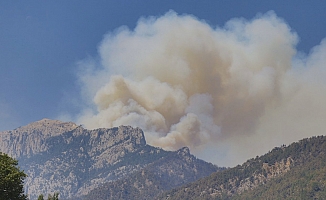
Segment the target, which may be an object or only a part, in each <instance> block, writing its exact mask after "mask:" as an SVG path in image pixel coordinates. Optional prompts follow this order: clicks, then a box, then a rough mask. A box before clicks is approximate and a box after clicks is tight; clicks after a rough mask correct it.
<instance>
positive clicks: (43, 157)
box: [0, 119, 224, 199]
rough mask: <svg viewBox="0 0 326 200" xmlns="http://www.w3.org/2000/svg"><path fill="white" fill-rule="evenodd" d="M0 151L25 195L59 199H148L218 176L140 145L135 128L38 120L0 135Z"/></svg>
mask: <svg viewBox="0 0 326 200" xmlns="http://www.w3.org/2000/svg"><path fill="white" fill-rule="evenodd" d="M0 139H1V140H0V151H1V152H4V153H7V154H9V155H10V156H13V157H15V158H17V159H18V160H19V165H20V167H21V169H23V170H24V171H25V173H26V174H27V175H28V177H27V179H26V181H25V189H26V193H27V194H28V195H29V197H30V199H37V196H38V195H40V194H45V195H47V194H49V193H53V192H59V193H60V196H59V197H60V199H153V198H154V197H156V196H157V195H158V194H160V193H161V192H164V191H167V190H170V189H172V188H175V187H177V186H181V185H183V184H186V183H189V182H192V181H195V180H197V179H199V178H202V177H205V176H208V175H210V174H211V173H212V172H216V171H220V170H223V169H224V168H219V167H217V166H215V165H213V164H211V163H207V162H205V161H202V160H199V159H197V158H195V157H194V156H193V155H191V154H190V152H189V149H188V148H187V147H184V148H182V149H180V150H178V151H165V150H163V149H160V148H156V147H152V146H150V145H147V144H146V141H145V138H144V134H143V132H142V130H141V129H139V128H132V127H130V126H120V127H116V128H111V129H105V128H101V129H96V130H87V129H84V128H83V127H81V126H78V125H76V124H74V123H72V122H61V121H58V120H50V119H43V120H40V121H37V122H34V123H31V124H29V125H27V126H23V127H19V128H17V129H15V130H12V131H4V132H0Z"/></svg>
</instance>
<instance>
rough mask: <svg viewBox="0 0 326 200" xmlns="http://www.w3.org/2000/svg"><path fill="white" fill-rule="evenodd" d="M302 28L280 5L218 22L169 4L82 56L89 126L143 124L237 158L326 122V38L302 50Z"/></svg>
mask: <svg viewBox="0 0 326 200" xmlns="http://www.w3.org/2000/svg"><path fill="white" fill-rule="evenodd" d="M298 41H299V36H298V35H297V33H296V32H295V31H294V30H292V29H291V27H290V26H289V25H288V24H287V23H286V21H285V20H283V19H282V18H280V17H278V16H277V14H275V13H274V12H273V11H270V12H267V13H264V14H257V16H256V17H254V18H253V19H243V18H234V19H230V20H229V21H228V22H226V23H225V25H224V26H217V27H215V26H213V25H211V24H210V23H209V22H206V21H204V20H201V19H198V18H197V17H196V16H193V15H187V14H178V13H176V12H174V11H169V12H167V13H166V14H164V15H161V16H151V17H144V18H141V19H139V21H138V23H137V24H136V26H135V28H133V29H129V28H128V27H125V26H122V27H120V28H118V29H116V30H115V31H111V32H109V33H108V34H106V35H105V36H104V39H103V40H102V42H101V43H100V45H99V47H98V56H96V57H94V58H89V57H88V58H87V59H85V60H83V61H80V62H79V67H80V70H79V73H78V77H79V84H80V88H81V90H82V94H83V97H84V100H85V104H86V105H83V106H82V109H83V111H82V112H81V113H80V114H79V115H77V116H72V119H73V121H77V122H78V123H79V124H83V125H84V126H85V127H87V128H90V129H93V128H101V127H107V128H110V127H114V126H119V125H131V126H137V127H140V128H141V129H142V130H143V131H144V134H145V137H146V140H147V141H148V143H149V144H151V145H153V146H158V147H162V148H163V149H166V150H177V149H179V148H181V147H183V146H188V147H189V148H190V149H191V152H193V153H194V154H195V155H197V156H198V157H200V158H202V159H205V160H207V161H211V162H214V163H215V164H218V165H223V166H235V165H236V164H240V163H242V162H244V161H245V160H246V159H248V158H250V157H254V156H256V155H261V154H263V153H265V152H266V151H268V150H269V149H271V148H273V147H274V146H280V145H282V144H289V143H291V142H293V141H297V140H299V139H301V138H303V137H308V136H312V135H321V134H323V133H324V130H325V128H326V125H325V123H324V119H325V118H326V104H325V103H324V102H326V83H325V79H324V77H325V76H326V67H325V63H326V60H325V59H326V42H325V40H322V41H321V42H320V44H319V45H317V46H315V47H314V48H312V49H311V51H310V53H309V54H307V55H303V54H300V52H297V49H296V45H297V43H298Z"/></svg>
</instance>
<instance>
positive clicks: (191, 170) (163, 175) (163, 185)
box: [84, 147, 221, 200]
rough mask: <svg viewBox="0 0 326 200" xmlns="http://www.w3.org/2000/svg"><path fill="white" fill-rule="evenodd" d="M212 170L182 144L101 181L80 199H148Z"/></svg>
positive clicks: (213, 167) (211, 166) (214, 168)
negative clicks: (132, 170)
mask: <svg viewBox="0 0 326 200" xmlns="http://www.w3.org/2000/svg"><path fill="white" fill-rule="evenodd" d="M220 170H221V169H220ZM213 171H216V167H215V166H214V165H207V164H206V163H205V162H204V161H202V160H199V159H197V158H195V157H194V156H193V155H191V154H190V152H189V149H188V148H187V147H184V148H182V149H180V150H178V151H177V152H175V153H172V154H169V155H168V156H166V157H163V158H161V159H159V160H157V161H155V162H153V163H151V164H149V165H148V166H146V167H145V168H144V169H142V170H140V171H138V172H135V173H134V174H132V175H130V176H128V177H126V178H123V179H120V180H118V181H115V182H108V183H106V184H104V185H103V186H101V187H99V188H97V189H95V190H93V191H91V192H90V193H89V194H88V195H86V196H85V197H84V200H93V199H107V200H109V199H112V200H114V199H128V200H132V199H135V200H136V199H142V200H146V199H148V200H149V199H153V198H154V197H156V196H157V195H158V194H160V193H162V192H164V191H168V190H171V189H172V188H175V187H178V186H181V185H183V184H186V183H189V182H193V181H195V180H197V179H199V178H201V177H205V176H208V175H210V174H211V173H212V172H213Z"/></svg>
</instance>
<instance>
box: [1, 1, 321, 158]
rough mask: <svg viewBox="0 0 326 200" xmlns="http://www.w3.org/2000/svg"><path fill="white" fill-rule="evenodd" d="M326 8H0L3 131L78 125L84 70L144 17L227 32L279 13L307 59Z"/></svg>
mask: <svg viewBox="0 0 326 200" xmlns="http://www.w3.org/2000/svg"><path fill="white" fill-rule="evenodd" d="M325 9H326V2H324V1H298V0H293V1H292V0H288V1H284V0H276V1H240V0H239V1H234V0H227V1H226V0H225V1H224V0H221V1H210V0H206V1H192V0H181V1H172V0H171V1H170V0H165V1H153V0H148V1H145V0H138V1H126V0H119V1H80V0H78V1H73V0H71V1H1V2H0V70H1V71H0V131H1V130H8V129H14V128H16V127H18V126H22V125H26V124H28V123H30V122H33V121H37V120H40V119H42V118H52V119H70V120H76V119H77V117H76V116H79V115H80V113H81V112H82V111H83V110H84V108H85V105H86V104H87V105H89V102H87V98H86V100H85V97H84V95H85V88H83V87H85V81H84V82H83V80H81V77H85V76H83V75H81V73H85V71H82V72H81V70H80V68H81V66H82V65H85V63H87V62H88V61H89V62H90V63H92V62H96V61H98V60H101V59H103V55H102V54H101V50H100V49H99V46H102V47H103V46H104V47H105V46H106V45H109V44H106V43H105V40H103V39H104V38H105V37H106V36H105V35H107V34H108V33H109V34H111V35H115V34H116V35H119V34H120V32H119V31H120V30H121V29H123V28H121V27H122V26H126V27H127V28H128V30H133V29H134V28H135V27H137V24H138V21H139V19H140V18H144V19H149V17H150V16H154V17H155V19H156V18H160V17H161V16H164V15H166V13H167V12H169V11H170V12H173V13H174V14H175V15H179V16H185V15H186V16H192V17H193V19H196V20H195V21H198V22H199V21H201V22H203V24H206V25H208V26H210V27H211V28H212V29H215V28H218V29H219V28H221V29H223V27H224V26H225V23H227V22H228V21H229V20H231V19H234V18H236V19H239V20H241V19H242V18H243V20H249V21H250V20H252V19H253V18H255V17H257V16H259V15H261V14H262V15H264V14H266V13H267V12H269V11H274V14H275V16H277V18H278V19H280V20H283V22H282V24H283V23H284V24H286V25H287V26H288V27H289V28H290V32H292V33H294V34H295V35H296V36H297V41H296V42H294V43H296V44H294V45H295V49H296V53H297V55H302V56H303V57H304V56H305V55H308V54H309V53H310V51H311V49H312V48H313V47H314V46H316V45H319V44H320V43H321V41H322V39H323V38H325V37H326V20H325V19H326V12H325ZM164 18H165V17H162V19H164ZM190 21H191V20H190ZM196 23H197V22H196ZM127 28H125V29H127ZM212 34H213V35H214V34H215V33H214V31H213V33H212ZM112 41H113V42H114V41H115V39H112ZM104 47H103V48H104ZM103 51H104V50H103ZM129 53H130V52H129ZM131 54H132V53H131ZM110 55H111V54H110ZM126 55H128V54H126ZM128 56H130V55H128ZM131 56H132V55H131ZM299 57H300V56H299ZM126 59H127V58H126ZM90 65H91V64H90ZM109 68H110V65H109ZM108 71H110V69H108ZM95 72H98V71H95ZM99 72H101V71H99ZM105 72H107V71H105ZM89 73H93V72H89ZM88 75H89V74H88ZM95 77H97V76H95ZM127 82H128V81H127ZM87 84H88V86H89V85H91V84H92V83H89V82H88V83H87ZM97 84H98V83H97ZM97 89H98V88H97ZM93 92H94V93H95V92H97V91H93ZM89 98H90V99H92V98H93V97H89ZM192 99H194V98H192ZM199 99H200V98H199ZM85 101H86V102H85ZM194 101H195V100H194ZM197 101H199V100H197ZM93 106H94V107H95V106H98V105H96V104H95V105H93ZM264 111H265V110H264V109H263V110H261V111H259V114H258V115H259V116H258V117H264V116H262V114H261V113H263V112H264ZM271 116H272V115H271ZM271 116H269V117H271ZM322 116H324V115H322ZM266 118H268V117H266ZM171 123H172V122H171ZM248 123H251V122H248ZM252 123H256V121H254V122H252ZM217 124H218V123H217ZM218 125H219V124H218ZM266 126H267V125H266ZM173 128H174V129H177V128H178V127H177V126H176V127H172V129H173ZM154 143H155V142H154ZM182 144H183V143H182ZM182 144H180V145H182ZM185 144H187V143H185ZM190 145H194V144H190ZM161 146H164V145H161ZM176 147H178V146H176ZM248 155H249V154H248ZM230 163H231V164H234V163H233V162H230Z"/></svg>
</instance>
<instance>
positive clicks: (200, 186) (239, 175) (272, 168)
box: [160, 136, 326, 200]
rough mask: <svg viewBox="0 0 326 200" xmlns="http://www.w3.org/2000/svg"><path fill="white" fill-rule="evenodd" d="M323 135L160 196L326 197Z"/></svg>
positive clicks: (163, 197)
mask: <svg viewBox="0 0 326 200" xmlns="http://www.w3.org/2000/svg"><path fill="white" fill-rule="evenodd" d="M324 166H326V137H325V136H318V137H312V138H309V139H304V140H301V141H299V142H296V143H293V144H291V145H289V146H288V147H286V146H285V145H283V146H281V147H276V148H274V149H273V150H272V151H270V152H269V153H267V154H265V155H263V156H261V157H256V158H253V159H250V160H248V161H247V162H245V163H244V164H242V165H238V166H236V167H234V168H230V169H227V170H225V171H222V172H217V173H213V174H212V175H211V176H209V177H207V178H204V179H201V180H199V181H196V182H194V183H190V184H188V185H185V186H183V187H181V188H177V189H173V190H171V191H170V192H167V193H165V194H163V195H161V196H160V199H166V198H167V197H169V199H170V200H173V199H241V200H242V199H248V200H249V199H273V200H274V199H326V175H325V172H326V167H324Z"/></svg>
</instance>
